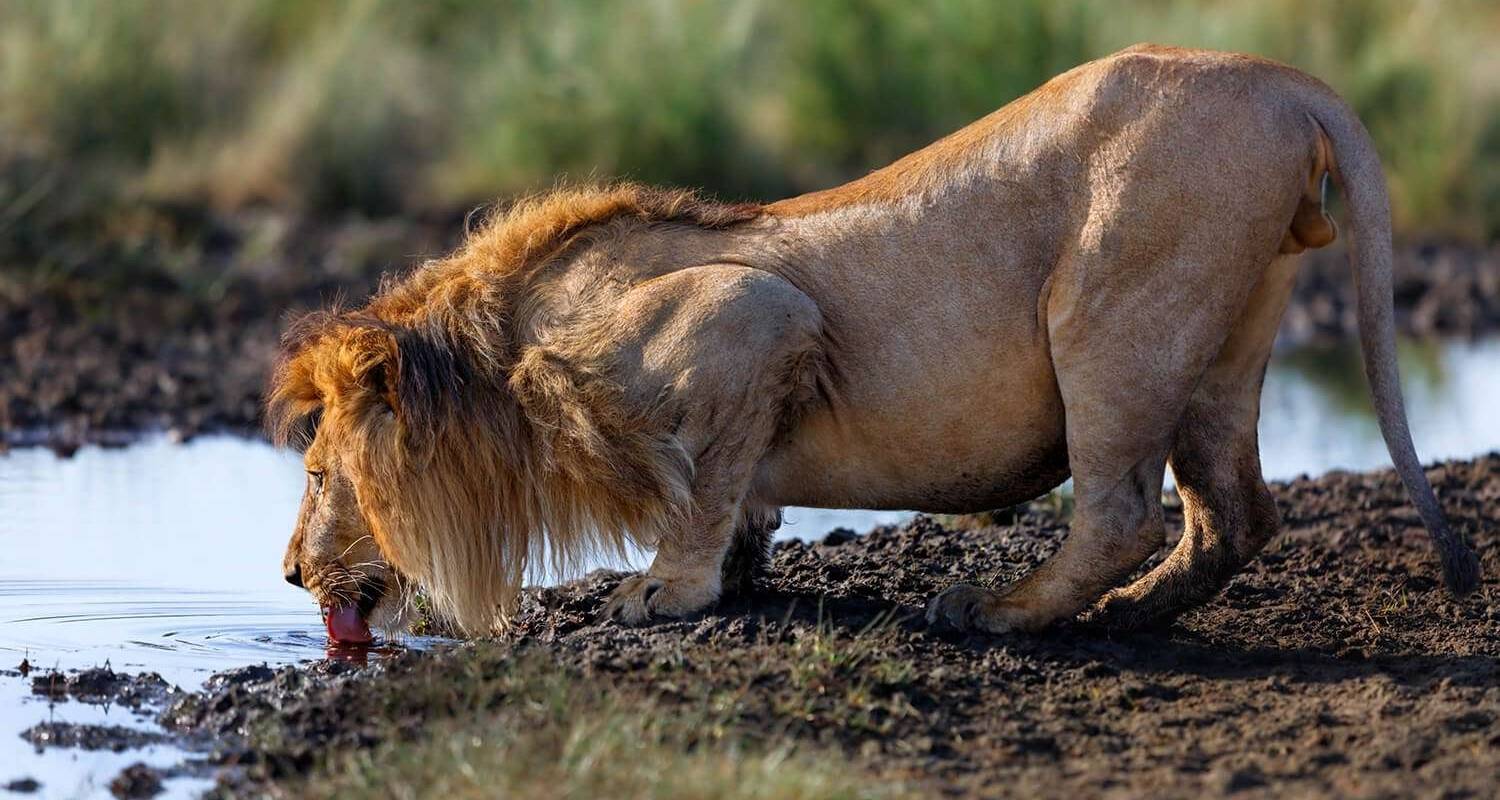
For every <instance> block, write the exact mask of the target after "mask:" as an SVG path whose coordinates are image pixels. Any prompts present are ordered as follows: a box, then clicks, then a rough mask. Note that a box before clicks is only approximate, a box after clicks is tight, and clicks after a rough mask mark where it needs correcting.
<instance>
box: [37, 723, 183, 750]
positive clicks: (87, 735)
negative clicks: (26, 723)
mask: <svg viewBox="0 0 1500 800" xmlns="http://www.w3.org/2000/svg"><path fill="white" fill-rule="evenodd" d="M21 738H22V739H25V740H26V741H28V742H31V743H32V744H33V745H35V746H36V748H37V749H38V750H41V749H43V748H47V747H71V748H76V749H79V750H113V751H114V752H116V753H123V752H125V751H126V750H136V749H139V748H142V747H145V746H147V745H152V744H156V743H158V742H163V741H166V736H164V735H163V734H160V733H155V732H153V731H144V730H139V729H137V728H127V727H125V726H123V725H78V724H74V723H71V722H43V723H39V724H37V725H33V726H31V727H30V728H27V729H26V730H24V731H21Z"/></svg>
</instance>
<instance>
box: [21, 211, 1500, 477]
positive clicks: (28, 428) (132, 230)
mask: <svg viewBox="0 0 1500 800" xmlns="http://www.w3.org/2000/svg"><path fill="white" fill-rule="evenodd" d="M463 220H464V216H463V215H462V214H457V213H456V214H452V215H448V216H442V217H434V218H431V219H424V220H411V221H395V220H386V221H376V222H372V221H368V220H362V219H348V220H344V221H339V222H326V221H324V222H313V221H309V220H304V219H301V218H299V217H296V216H295V215H287V214H282V213H273V212H269V211H266V212H261V213H254V214H249V213H247V214H241V215H239V216H237V217H233V218H224V217H219V216H214V215H205V214H204V213H203V212H201V211H196V210H192V209H160V208H158V209H152V210H150V211H149V212H145V211H143V212H142V214H141V215H140V219H139V220H137V221H136V222H135V223H134V225H133V226H131V227H128V228H125V229H122V230H118V231H106V232H104V233H102V234H101V233H98V232H92V231H91V232H90V233H89V234H88V235H87V236H85V235H83V234H80V233H78V232H76V231H73V232H69V231H59V232H58V233H57V238H55V239H52V238H45V237H40V238H38V239H37V241H31V240H30V239H25V240H23V239H24V237H23V238H16V237H12V238H10V239H7V240H5V241H3V242H0V447H4V446H6V445H9V446H21V445H45V446H50V447H53V448H54V449H56V450H58V451H59V452H62V453H70V452H72V451H73V450H76V449H77V448H78V447H79V446H80V445H82V444H85V443H98V444H120V443H125V442H128V441H131V440H133V439H134V438H136V437H137V436H138V435H139V434H140V433H142V432H145V431H167V432H169V433H171V434H173V435H174V436H179V437H190V436H193V435H195V434H198V433H201V432H209V431H231V432H237V433H247V432H254V431H256V430H258V427H259V414H260V395H261V389H262V384H263V381H264V379H265V377H266V374H267V372H268V370H269V368H270V365H271V362H272V359H273V358H274V355H275V347H276V341H277V336H278V332H279V330H280V328H281V326H282V324H283V322H284V319H285V316H286V315H287V314H289V313H295V312H297V311H299V310H306V309H310V308H317V307H322V306H325V305H328V304H330V303H332V302H334V301H335V300H336V299H337V298H340V297H342V298H345V299H348V300H352V301H358V300H360V299H362V298H364V297H366V296H367V295H368V294H369V292H370V291H371V290H372V289H373V288H375V286H376V285H377V284H378V282H379V280H380V277H381V275H383V274H386V273H398V272H402V271H404V270H406V269H409V268H411V267H412V266H414V265H416V264H418V263H420V262H421V261H422V260H423V259H424V258H427V257H431V256H436V255H441V254H442V253H444V252H446V251H447V250H448V249H450V248H451V247H453V246H454V244H455V243H456V242H457V240H458V239H459V238H460V236H461V233H462V230H463V224H464V223H463ZM1396 267H1397V269H1396V292H1395V297H1396V304H1397V309H1398V312H1397V318H1398V324H1399V326H1400V328H1401V330H1402V331H1403V332H1405V333H1408V334H1415V335H1447V336H1455V335H1457V336H1477V335H1480V334H1483V333H1488V332H1493V331H1496V330H1500V244H1497V245H1493V246H1491V247H1489V248H1484V247H1476V246H1471V245H1456V244H1451V245H1450V244H1426V245H1410V246H1403V247H1402V248H1400V249H1399V253H1398V259H1397V264H1396ZM1353 298H1354V295H1353V286H1352V282H1351V280H1350V277H1349V274H1348V268H1347V266H1346V264H1345V261H1344V254H1343V251H1342V249H1341V247H1339V246H1335V247H1333V248H1328V249H1326V250H1320V251H1315V252H1313V253H1310V254H1309V255H1308V256H1307V257H1306V258H1305V259H1304V266H1303V269H1302V272H1301V277H1300V281H1299V284H1298V288H1297V291H1296V294H1295V297H1294V300H1293V302H1292V306H1291V309H1290V310H1289V312H1288V314H1287V317H1286V323H1285V325H1284V330H1283V340H1284V341H1287V342H1306V341H1309V340H1315V339H1320V338H1332V337H1339V338H1343V337H1346V336H1349V335H1351V334H1352V331H1353V330H1354V327H1355V320H1354V299H1353Z"/></svg>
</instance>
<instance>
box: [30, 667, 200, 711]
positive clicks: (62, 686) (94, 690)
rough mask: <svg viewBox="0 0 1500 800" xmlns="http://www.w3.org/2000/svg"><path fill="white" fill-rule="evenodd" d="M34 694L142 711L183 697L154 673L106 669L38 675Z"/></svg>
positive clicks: (32, 684)
mask: <svg viewBox="0 0 1500 800" xmlns="http://www.w3.org/2000/svg"><path fill="white" fill-rule="evenodd" d="M33 671H34V670H33ZM24 672H25V670H23V671H22V673H24ZM31 693H32V694H35V695H42V696H44V697H50V698H52V699H54V700H61V699H67V698H72V699H74V700H77V701H79V702H81V703H96V704H109V705H118V706H124V707H126V708H130V709H137V710H139V709H142V708H150V707H153V706H160V705H163V704H165V703H166V702H168V701H169V700H171V699H172V698H173V697H175V696H176V695H178V694H181V690H180V689H178V688H177V687H175V686H173V685H171V684H169V683H167V682H166V681H165V680H164V679H163V678H162V677H161V676H160V675H158V674H156V673H154V672H145V673H140V674H129V673H124V672H115V671H114V670H113V669H111V668H110V667H109V666H103V667H93V668H91V669H84V670H74V671H70V672H58V671H51V670H49V671H47V672H45V673H41V674H38V675H35V676H33V677H32V678H31Z"/></svg>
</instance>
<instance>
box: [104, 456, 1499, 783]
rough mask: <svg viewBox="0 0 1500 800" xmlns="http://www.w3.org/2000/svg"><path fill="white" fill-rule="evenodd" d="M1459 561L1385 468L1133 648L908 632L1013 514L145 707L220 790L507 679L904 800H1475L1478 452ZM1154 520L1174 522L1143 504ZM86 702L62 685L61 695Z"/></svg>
mask: <svg viewBox="0 0 1500 800" xmlns="http://www.w3.org/2000/svg"><path fill="white" fill-rule="evenodd" d="M1428 475H1429V477H1430V479H1431V480H1432V481H1433V482H1434V484H1435V485H1436V487H1437V491H1438V496H1439V497H1441V498H1442V500H1443V503H1444V506H1445V509H1446V512H1447V514H1448V517H1449V519H1450V520H1451V521H1452V523H1453V525H1454V527H1455V528H1456V529H1457V530H1458V531H1460V532H1461V533H1462V534H1463V535H1464V536H1466V537H1468V538H1469V539H1470V540H1471V541H1472V542H1474V543H1475V545H1476V546H1477V549H1478V550H1479V552H1480V555H1481V559H1482V561H1483V564H1484V571H1485V575H1486V578H1485V581H1484V584H1483V586H1482V588H1481V590H1480V591H1479V592H1477V593H1476V594H1474V595H1472V596H1470V597H1469V598H1466V599H1464V600H1462V601H1455V600H1453V599H1451V598H1450V597H1448V596H1447V595H1445V594H1444V592H1443V591H1442V589H1441V585H1440V582H1439V581H1438V580H1437V577H1436V576H1437V573H1436V568H1435V565H1434V564H1433V561H1432V558H1431V557H1430V553H1429V547H1428V544H1427V541H1426V537H1425V534H1424V533H1423V532H1422V530H1421V527H1420V523H1419V521H1418V519H1417V516H1416V513H1415V511H1413V510H1412V508H1411V507H1410V505H1409V504H1408V503H1407V500H1406V497H1405V494H1404V492H1403V490H1402V489H1401V487H1400V484H1399V483H1398V482H1397V480H1396V478H1395V476H1394V475H1393V474H1392V473H1390V472H1380V473H1373V474H1344V473H1334V474H1330V475H1327V476H1323V477H1321V478H1318V479H1306V478H1304V479H1300V480H1296V481H1292V482H1289V483H1281V484H1277V485H1275V486H1274V487H1273V490H1274V492H1275V495H1276V498H1277V504H1278V506H1279V508H1280V510H1281V513H1282V515H1283V518H1284V521H1285V531H1284V533H1283V534H1282V535H1281V536H1280V537H1278V538H1277V539H1276V540H1274V541H1273V542H1272V544H1271V545H1270V547H1268V548H1267V550H1266V552H1265V553H1264V554H1262V555H1261V556H1260V557H1259V558H1257V559H1256V560H1255V561H1254V562H1252V563H1251V564H1250V565H1249V566H1248V567H1247V568H1246V569H1245V570H1244V572H1243V573H1242V574H1241V575H1239V576H1238V577H1236V578H1235V579H1234V580H1233V581H1232V582H1231V584H1230V585H1229V586H1228V587H1227V589H1226V590H1225V591H1224V592H1223V593H1222V594H1221V595H1220V596H1219V597H1217V598H1216V599H1214V600H1213V601H1211V602H1210V603H1208V604H1207V605H1205V606H1204V607H1202V608H1201V609H1199V610H1197V611H1194V612H1191V613H1189V614H1187V615H1185V616H1183V617H1182V618H1180V619H1179V620H1178V621H1176V622H1175V623H1172V624H1171V625H1170V626H1167V627H1164V628H1162V629H1159V630H1152V631H1145V632H1137V633H1123V632H1119V631H1114V630H1110V629H1108V628H1104V627H1101V626H1097V625H1093V624H1090V623H1086V622H1072V623H1068V624H1064V625H1061V626H1058V627H1057V628H1056V629H1054V630H1051V631H1048V632H1046V633H1043V634H1039V635H1008V636H987V635H957V634H945V633H939V632H935V631H932V630H929V629H928V628H927V626H926V625H925V623H924V622H923V621H922V610H923V608H924V605H925V603H926V602H927V600H928V598H930V597H931V596H932V595H933V594H935V593H936V592H938V591H939V590H941V589H942V588H944V587H946V586H948V585H950V584H952V583H954V582H957V581H966V582H978V583H981V584H986V585H995V586H998V585H1002V584H1004V583H1005V582H1007V581H1009V580H1011V579H1013V578H1015V577H1016V576H1018V575H1020V574H1022V573H1023V572H1025V571H1026V570H1028V569H1030V568H1032V567H1033V566H1035V565H1036V564H1037V563H1039V562H1040V561H1041V560H1042V559H1043V558H1044V557H1046V556H1047V555H1048V554H1049V553H1050V552H1052V551H1053V550H1054V549H1056V547H1057V546H1058V544H1059V542H1060V541H1061V539H1062V537H1063V536H1064V535H1065V534H1066V531H1067V524H1066V520H1065V519H1064V518H1063V517H1062V516H1060V515H1059V512H1058V509H1056V508H1055V507H1054V506H1052V505H1050V504H1048V503H1045V502H1037V503H1033V504H1030V505H1027V506H1024V507H1020V508H1017V509H1014V510H1012V511H1010V512H1007V513H1003V514H998V515H989V516H985V517H980V518H967V519H960V520H946V522H948V523H949V524H947V525H945V524H940V522H939V521H938V520H936V519H933V518H929V517H918V518H917V519H916V520H914V521H913V522H911V523H909V524H907V525H904V526H901V527H888V528H882V529H877V530H875V531H874V532H872V533H870V534H868V535H865V536H853V535H850V534H849V533H848V532H846V531H838V532H834V533H832V534H830V535H829V536H828V537H826V538H825V539H823V540H821V541H819V542H812V543H807V542H798V541H792V542H786V543H782V544H779V545H778V546H777V548H776V550H775V553H774V558H773V564H772V567H771V570H770V572H769V573H768V574H767V575H766V576H765V578H764V581H763V585H762V586H761V587H760V588H759V591H758V592H757V593H756V594H755V595H754V596H751V597H745V598H739V599H733V600H729V601H726V602H725V603H723V604H721V605H720V606H719V607H718V608H717V609H715V610H714V611H712V612H711V613H709V614H707V615H705V616H703V617H701V618H698V619H692V620H686V621H676V622H665V623H661V624H656V625H650V626H645V627H641V628H621V627H618V626H614V625H610V624H596V623H595V617H596V615H597V613H598V612H599V610H600V608H601V607H602V605H603V602H604V600H605V598H606V596H607V594H608V592H609V590H610V589H611V588H612V587H613V586H614V585H615V584H616V583H618V581H619V579H620V575H619V574H618V573H611V572H597V573H594V574H591V575H590V576H588V577H587V578H586V579H583V580H580V581H577V582H574V583H570V584H566V585H564V586H561V587H558V588H553V589H536V590H528V593H527V595H526V598H525V605H524V609H523V611H522V613H521V615H520V617H519V619H518V621H517V624H516V626H515V629H514V630H513V631H512V632H511V633H509V634H508V635H506V636H504V637H501V638H499V639H496V640H491V641H485V642H476V643H468V644H465V645H462V646H456V647H454V648H452V649H449V650H446V651H440V652H427V653H408V654H406V655H403V656H399V657H396V658H393V659H389V660H383V661H381V662H380V663H378V664H371V665H370V666H368V667H361V666H359V665H358V664H356V663H350V662H349V661H347V660H345V661H327V662H322V663H318V664H314V665H311V666H309V667H302V668H298V667H285V668H282V669H270V668H266V667H246V668H243V669H239V670H232V671H229V672H226V673H222V674H220V675H218V676H216V677H215V678H214V679H212V680H211V681H210V682H209V684H208V685H207V686H206V687H205V689H204V691H202V692H199V693H192V694H186V695H181V696H176V697H173V698H170V699H168V700H167V704H166V706H165V707H164V708H165V710H164V711H163V712H162V715H161V717H162V721H163V724H164V725H165V726H166V727H167V728H168V729H170V730H172V731H175V732H177V733H178V734H180V735H182V736H185V737H188V738H190V739H193V740H196V741H204V742H212V743H213V744H212V747H213V755H212V756H211V757H210V759H209V760H210V761H211V762H213V763H215V764H218V765H220V766H221V767H223V766H230V767H233V769H228V770H225V771H224V772H223V773H222V776H223V777H222V780H223V781H224V784H223V790H224V791H226V792H231V791H232V792H245V793H255V792H258V791H261V790H263V789H266V788H268V787H271V786H273V785H275V784H285V785H283V786H282V789H286V788H287V786H290V787H292V788H291V789H290V790H289V791H290V793H292V794H295V786H296V783H295V782H296V781H297V780H299V779H301V778H302V777H304V776H306V775H308V774H309V773H311V772H315V771H317V770H319V769H322V768H323V765H325V764H327V763H328V759H329V758H331V757H333V756H336V755H338V754H342V753H348V752H350V751H354V750H360V749H366V748H371V747H375V746H377V745H378V744H380V743H381V742H383V741H389V740H392V739H394V738H396V737H412V736H420V735H421V731H422V730H423V729H424V728H425V727H427V726H433V725H439V724H443V723H444V722H445V721H449V720H451V719H454V718H467V717H470V716H472V715H475V714H478V715H494V716H496V717H498V718H501V719H503V718H504V717H505V715H506V714H507V713H508V712H507V709H508V708H512V707H514V704H516V703H523V702H526V698H524V697H506V696H487V695H486V696H480V695H476V694H466V693H465V687H469V686H473V685H475V684H477V683H479V682H482V681H483V680H484V679H485V678H486V676H490V675H494V674H497V673H499V672H501V671H503V670H505V669H507V668H508V665H513V664H514V663H516V662H517V661H518V660H519V659H524V658H533V659H535V658H540V659H544V660H545V661H546V662H547V663H548V665H549V668H551V669H555V670H557V671H559V672H563V673H567V674H572V675H576V676H577V677H578V678H579V679H580V680H588V681H592V682H594V683H596V684H603V685H607V686H609V687H610V691H611V692H613V693H616V694H618V695H619V696H620V697H621V698H624V699H625V700H626V701H627V702H629V703H631V704H632V707H634V706H636V705H638V706H639V707H640V708H641V713H671V711H672V709H674V708H686V707H691V708H693V709H702V708H713V709H718V710H719V711H720V712H722V716H721V718H722V719H723V720H724V725H725V726H727V727H728V729H730V730H732V731H734V732H735V733H736V735H737V736H740V737H743V738H745V739H748V740H749V741H750V742H751V743H757V742H759V743H765V744H772V745H779V744H782V743H785V742H788V741H791V742H797V743H801V744H802V745H804V746H806V747H808V748H810V749H811V750H812V751H813V752H821V753H826V754H827V757H833V758H841V759H845V760H847V761H849V762H850V763H851V765H852V767H858V768H862V769H866V770H871V771H873V772H875V773H876V774H878V775H879V776H881V777H882V778H886V779H889V780H891V781H893V782H894V781H900V782H905V783H906V784H907V785H909V786H911V787H913V788H914V790H915V791H916V792H917V793H919V794H939V793H940V794H943V795H947V796H955V797H968V796H975V797H978V796H1016V797H1032V796H1068V795H1074V796H1084V797H1096V796H1122V797H1138V796H1142V795H1146V794H1148V793H1149V794H1150V795H1151V796H1153V797H1162V798H1167V797H1194V798H1196V797H1201V796H1205V795H1223V794H1234V795H1236V796H1242V797H1324V796H1329V795H1339V796H1362V797H1397V796H1400V797H1439V796H1441V797H1483V796H1492V795H1493V793H1494V791H1495V776H1496V775H1497V774H1500V591H1497V589H1500V581H1497V576H1500V520H1497V517H1496V512H1495V509H1496V508H1500V454H1492V455H1490V456H1487V457H1482V458H1479V459H1476V460H1474V461H1469V462H1448V463H1444V464H1440V465H1436V466H1434V467H1433V468H1431V469H1429V470H1428ZM1168 508H1169V517H1170V518H1171V524H1173V525H1179V526H1180V522H1181V519H1180V511H1179V510H1178V509H1175V508H1173V507H1172V504H1171V503H1169V504H1168ZM80 683H85V682H80Z"/></svg>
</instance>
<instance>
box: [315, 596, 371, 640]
mask: <svg viewBox="0 0 1500 800" xmlns="http://www.w3.org/2000/svg"><path fill="white" fill-rule="evenodd" d="M323 621H324V622H326V623H327V625H328V638H330V639H332V640H333V641H335V642H338V643H339V644H358V643H362V642H368V641H370V626H369V625H367V624H366V623H365V619H364V617H362V616H360V614H359V607H358V606H355V605H345V606H338V607H336V608H332V609H329V611H328V614H327V615H326V616H325V617H324V618H323Z"/></svg>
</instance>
